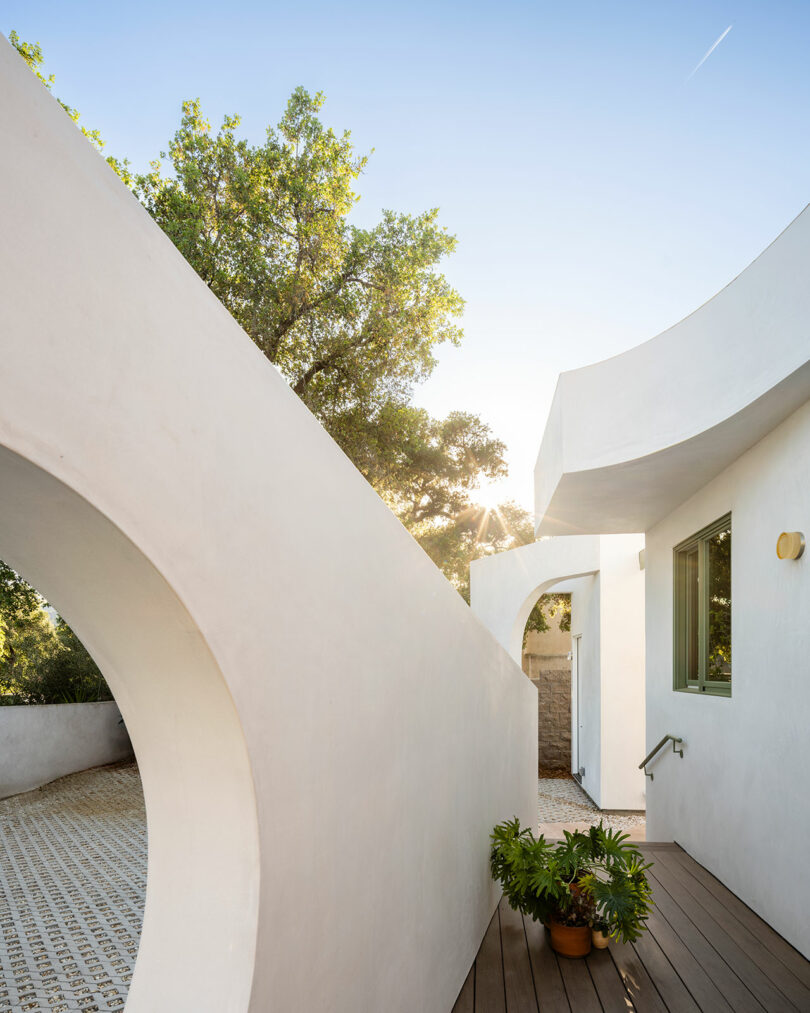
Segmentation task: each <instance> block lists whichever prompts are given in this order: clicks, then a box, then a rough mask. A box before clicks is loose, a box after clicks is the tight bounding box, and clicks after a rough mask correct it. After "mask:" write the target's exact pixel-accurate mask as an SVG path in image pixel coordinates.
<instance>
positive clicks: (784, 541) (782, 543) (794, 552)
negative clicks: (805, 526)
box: [776, 531, 804, 559]
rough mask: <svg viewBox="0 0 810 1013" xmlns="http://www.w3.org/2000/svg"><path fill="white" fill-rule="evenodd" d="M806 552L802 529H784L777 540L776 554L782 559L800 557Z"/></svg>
mask: <svg viewBox="0 0 810 1013" xmlns="http://www.w3.org/2000/svg"><path fill="white" fill-rule="evenodd" d="M803 552H804V535H803V534H802V532H801V531H783V532H782V534H781V535H780V536H779V537H778V538H777V540H776V555H777V556H779V558H780V559H798V558H799V556H801V554H802V553H803Z"/></svg>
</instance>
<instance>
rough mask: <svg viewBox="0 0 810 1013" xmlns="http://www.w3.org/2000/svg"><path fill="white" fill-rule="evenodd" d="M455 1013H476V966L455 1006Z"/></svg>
mask: <svg viewBox="0 0 810 1013" xmlns="http://www.w3.org/2000/svg"><path fill="white" fill-rule="evenodd" d="M453 1013H475V964H473V966H472V967H471V968H470V973H469V974H468V975H467V978H466V980H465V982H464V984H463V985H462V986H461V991H460V992H459V994H458V999H456V1004H455V1006H453Z"/></svg>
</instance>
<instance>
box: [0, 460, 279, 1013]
mask: <svg viewBox="0 0 810 1013" xmlns="http://www.w3.org/2000/svg"><path fill="white" fill-rule="evenodd" d="M0 558H3V559H5V560H7V561H8V562H9V564H10V565H12V566H13V567H14V568H15V569H18V570H19V571H20V572H23V573H25V574H26V576H29V577H30V579H31V580H32V581H33V583H34V584H35V585H36V586H37V587H38V588H40V589H41V590H42V592H43V594H45V596H46V597H47V598H48V599H49V600H50V601H52V602H53V603H54V604H55V605H56V606H58V610H59V612H60V614H62V615H63V616H64V617H65V619H66V621H67V622H68V623H69V624H70V625H71V626H72V627H73V629H74V630H75V631H76V633H77V635H78V636H79V637H80V639H81V640H82V641H83V642H84V644H85V645H86V647H87V649H88V650H89V651H90V653H91V654H92V655H93V657H94V659H95V660H96V662H97V664H98V665H99V667H100V668H101V669H102V671H103V672H104V676H105V678H106V679H107V681H108V683H109V685H110V688H111V689H112V691H113V693H114V695H115V698H116V701H117V703H118V705H119V707H120V710H121V713H122V715H123V717H124V720H125V722H126V725H127V729H128V731H129V733H130V737H131V739H132V743H133V748H134V750H135V754H136V757H137V760H138V766H139V769H140V773H141V779H142V783H143V791H144V798H145V802H146V811H147V825H148V841H149V859H148V878H147V895H146V909H145V913H144V921H143V928H142V933H141V943H140V948H139V952H138V959H137V963H136V967H135V975H134V978H133V981H132V986H131V989H130V993H129V999H128V1002H127V1010H128V1011H131V1013H141V1011H142V1013H149V1011H154V1010H155V1009H194V1010H210V1011H212V1013H213V1011H223V1010H234V1011H235V1010H244V1009H246V1008H247V1005H248V1000H249V996H250V989H251V980H252V977H253V964H254V954H255V948H256V921H257V913H258V894H259V860H258V830H257V823H256V806H255V799H254V796H253V782H252V776H251V770H250V765H249V763H248V757H247V751H246V748H245V742H244V738H243V735H242V729H241V726H240V724H239V720H238V718H237V715H236V711H235V708H234V705H233V701H232V700H231V697H230V694H229V692H228V689H227V686H226V684H225V681H224V679H223V677H222V674H221V672H220V670H219V668H218V666H217V664H216V662H215V660H214V658H213V656H212V654H211V652H210V650H209V649H208V646H207V644H206V642H205V639H204V637H203V635H202V633H201V632H200V630H199V629H198V628H197V626H196V625H195V623H194V621H193V620H192V618H191V616H190V615H189V613H188V612H187V610H186V609H185V608H184V606H183V603H182V602H181V601H180V599H179V598H178V596H177V595H176V593H175V592H174V591H173V589H172V588H171V587H170V586H169V584H168V583H167V581H166V580H165V579H164V578H163V577H162V576H161V574H160V573H159V572H158V571H157V570H156V569H155V567H154V566H152V564H151V563H150V562H149V560H148V559H147V558H146V556H145V555H144V554H143V553H142V552H141V551H140V550H139V549H138V547H137V546H135V545H134V544H133V543H132V542H131V541H130V540H129V539H128V538H127V537H126V536H125V535H124V534H123V533H122V532H121V531H120V530H119V529H118V528H117V527H116V526H115V525H114V524H112V523H111V522H110V520H109V519H107V518H106V517H104V515H103V514H102V513H101V512H100V511H98V510H97V509H96V508H95V507H93V506H92V505H91V504H90V503H88V502H87V500H85V499H83V498H82V497H81V496H79V495H77V494H76V493H75V492H73V491H72V490H70V489H69V488H68V487H67V486H66V485H65V484H64V483H63V482H60V481H59V480H58V479H56V478H55V477H54V476H52V475H50V474H48V472H47V471H45V470H44V469H42V468H40V467H38V466H37V465H35V464H33V463H32V462H31V461H28V460H26V459H25V458H23V457H22V456H20V455H18V454H16V453H14V452H12V451H11V450H9V449H8V448H6V447H0ZM201 885H204V886H205V888H204V889H201Z"/></svg>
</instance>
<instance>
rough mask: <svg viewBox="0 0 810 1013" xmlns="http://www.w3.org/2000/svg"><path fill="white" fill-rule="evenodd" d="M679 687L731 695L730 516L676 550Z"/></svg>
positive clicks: (676, 666) (676, 683) (676, 673)
mask: <svg viewBox="0 0 810 1013" xmlns="http://www.w3.org/2000/svg"><path fill="white" fill-rule="evenodd" d="M673 571H674V576H675V588H674V596H673V601H674V618H675V629H674V646H675V656H674V688H675V689H679V690H684V691H686V692H693V693H714V694H716V695H718V696H731V514H726V516H725V517H721V518H720V519H719V520H717V521H715V522H714V523H713V524H710V525H709V526H708V527H706V528H703V530H702V531H698V532H697V534H695V535H692V537H691V538H687V539H686V541H684V542H681V544H680V545H676V546H675V549H674V559H673Z"/></svg>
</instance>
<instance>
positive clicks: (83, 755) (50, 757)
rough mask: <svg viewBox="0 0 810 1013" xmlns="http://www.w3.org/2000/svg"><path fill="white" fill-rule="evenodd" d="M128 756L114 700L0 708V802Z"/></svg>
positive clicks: (128, 743) (129, 751) (126, 744)
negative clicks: (66, 775)
mask: <svg viewBox="0 0 810 1013" xmlns="http://www.w3.org/2000/svg"><path fill="white" fill-rule="evenodd" d="M130 756H132V745H131V743H130V741H129V736H128V735H127V730H126V728H125V727H124V725H123V724H122V723H121V713H120V711H119V710H118V707H117V705H116V704H115V702H114V701H112V700H107V701H102V702H100V703H64V704H43V705H38V706H30V707H26V706H20V707H0V798H8V796H9V795H17V794H19V792H22V791H30V790H31V789H32V788H39V787H40V785H43V784H47V783H48V782H49V781H54V780H55V779H56V778H57V777H64V776H65V774H73V773H75V771H77V770H87V768H88V767H100V766H103V765H104V764H105V763H115V762H116V761H117V760H124V759H126V758H127V757H130Z"/></svg>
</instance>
